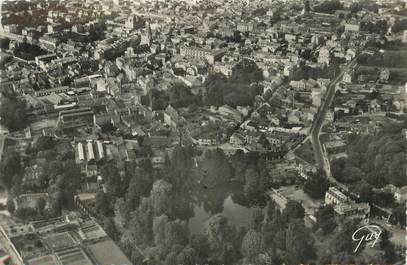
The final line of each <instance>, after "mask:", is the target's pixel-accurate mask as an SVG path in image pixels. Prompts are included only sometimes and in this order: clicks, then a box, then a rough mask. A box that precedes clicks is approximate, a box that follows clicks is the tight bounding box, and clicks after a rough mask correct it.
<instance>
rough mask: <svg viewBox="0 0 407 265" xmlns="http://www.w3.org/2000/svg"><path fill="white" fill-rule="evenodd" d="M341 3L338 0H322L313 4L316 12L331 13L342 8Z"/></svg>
mask: <svg viewBox="0 0 407 265" xmlns="http://www.w3.org/2000/svg"><path fill="white" fill-rule="evenodd" d="M342 8H343V4H342V3H341V2H340V1H339V0H329V1H323V2H321V3H320V4H318V5H316V6H314V11H315V12H318V13H327V14H333V13H335V11H336V10H338V9H342Z"/></svg>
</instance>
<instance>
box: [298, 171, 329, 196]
mask: <svg viewBox="0 0 407 265" xmlns="http://www.w3.org/2000/svg"><path fill="white" fill-rule="evenodd" d="M328 188H329V181H328V180H327V178H326V177H325V176H324V175H323V173H322V172H321V171H319V172H317V173H316V174H311V175H310V176H309V178H308V179H307V181H306V182H305V184H304V192H305V193H307V194H308V195H309V196H311V198H314V199H321V198H323V197H324V196H325V192H326V191H327V190H328Z"/></svg>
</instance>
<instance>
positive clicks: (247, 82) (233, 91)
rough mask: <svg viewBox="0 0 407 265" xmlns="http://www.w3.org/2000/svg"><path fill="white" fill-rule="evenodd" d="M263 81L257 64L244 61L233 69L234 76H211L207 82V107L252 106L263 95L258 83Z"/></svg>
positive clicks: (205, 101)
mask: <svg viewBox="0 0 407 265" xmlns="http://www.w3.org/2000/svg"><path fill="white" fill-rule="evenodd" d="M262 79H263V75H262V72H261V70H260V69H259V68H258V66H257V65H256V63H255V62H253V61H251V60H247V59H244V60H242V61H240V62H239V63H238V64H237V65H235V66H234V68H233V69H232V76H231V77H230V78H226V77H225V76H223V75H221V74H210V75H209V76H208V78H207V79H206V80H205V83H204V86H205V88H206V97H205V99H204V103H205V104H206V105H214V106H221V105H224V104H226V105H229V106H246V105H252V104H253V102H254V97H255V96H256V95H258V94H260V93H261V87H260V86H259V85H257V84H256V83H257V82H259V81H261V80H262Z"/></svg>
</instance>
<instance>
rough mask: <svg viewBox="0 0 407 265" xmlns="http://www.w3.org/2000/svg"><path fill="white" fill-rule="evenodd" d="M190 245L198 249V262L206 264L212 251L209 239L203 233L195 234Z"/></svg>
mask: <svg viewBox="0 0 407 265" xmlns="http://www.w3.org/2000/svg"><path fill="white" fill-rule="evenodd" d="M190 245H191V247H193V248H194V249H195V251H196V256H197V257H198V262H197V264H204V262H206V261H207V259H208V256H209V252H210V245H209V242H208V239H207V238H206V237H205V236H204V235H202V234H197V235H193V236H192V238H191V240H190Z"/></svg>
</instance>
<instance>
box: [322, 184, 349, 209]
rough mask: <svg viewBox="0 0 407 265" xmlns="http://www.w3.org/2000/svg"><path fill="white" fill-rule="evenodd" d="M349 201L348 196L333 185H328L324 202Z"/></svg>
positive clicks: (333, 203)
mask: <svg viewBox="0 0 407 265" xmlns="http://www.w3.org/2000/svg"><path fill="white" fill-rule="evenodd" d="M349 201H350V200H349V198H348V197H347V196H346V195H345V194H343V193H342V192H341V191H339V190H338V189H337V188H335V187H330V188H329V189H328V190H327V191H326V193H325V203H326V204H331V205H339V204H344V203H348V202H349Z"/></svg>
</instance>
